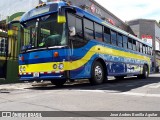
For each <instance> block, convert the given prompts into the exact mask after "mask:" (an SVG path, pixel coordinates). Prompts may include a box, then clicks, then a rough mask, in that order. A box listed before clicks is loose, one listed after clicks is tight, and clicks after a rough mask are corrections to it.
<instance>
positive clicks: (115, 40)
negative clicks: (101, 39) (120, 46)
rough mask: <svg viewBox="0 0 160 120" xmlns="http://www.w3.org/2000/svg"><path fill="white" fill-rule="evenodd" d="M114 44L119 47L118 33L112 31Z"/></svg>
mask: <svg viewBox="0 0 160 120" xmlns="http://www.w3.org/2000/svg"><path fill="white" fill-rule="evenodd" d="M111 40H112V44H113V45H116V46H117V33H116V32H114V31H112V30H111Z"/></svg>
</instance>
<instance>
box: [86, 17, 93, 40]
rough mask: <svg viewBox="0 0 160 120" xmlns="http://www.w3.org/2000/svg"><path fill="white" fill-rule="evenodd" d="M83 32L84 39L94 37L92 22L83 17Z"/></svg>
mask: <svg viewBox="0 0 160 120" xmlns="http://www.w3.org/2000/svg"><path fill="white" fill-rule="evenodd" d="M84 34H85V39H86V40H91V39H94V29H93V22H92V21H90V20H88V19H86V18H84Z"/></svg>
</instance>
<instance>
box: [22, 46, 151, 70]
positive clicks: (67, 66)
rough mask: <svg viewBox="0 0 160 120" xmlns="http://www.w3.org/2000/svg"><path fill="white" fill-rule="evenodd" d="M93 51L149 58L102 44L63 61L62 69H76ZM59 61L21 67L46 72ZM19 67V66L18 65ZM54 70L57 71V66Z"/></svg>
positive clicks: (148, 61) (87, 59) (126, 56)
mask: <svg viewBox="0 0 160 120" xmlns="http://www.w3.org/2000/svg"><path fill="white" fill-rule="evenodd" d="M95 53H100V54H108V55H112V56H117V57H124V58H131V59H136V60H143V61H146V62H147V63H148V64H149V65H150V58H149V57H146V56H142V55H138V54H133V53H130V52H124V51H120V50H115V49H111V48H106V47H103V46H99V45H97V46H93V47H92V48H91V49H90V50H89V51H88V52H87V54H86V55H85V56H84V57H83V58H82V59H80V60H76V61H73V62H70V61H66V62H65V61H64V62H63V64H64V69H63V70H74V69H78V68H80V67H81V66H83V65H84V64H86V63H87V62H88V61H89V60H90V58H91V57H92V56H93V55H94V54H95ZM59 63H60V62H49V63H40V64H30V65H22V66H21V67H25V68H26V71H24V72H46V71H54V69H53V64H57V65H58V64H59ZM19 68H20V66H19ZM55 71H59V69H58V68H57V69H56V70H55Z"/></svg>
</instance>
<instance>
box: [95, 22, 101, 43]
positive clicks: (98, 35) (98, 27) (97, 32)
mask: <svg viewBox="0 0 160 120" xmlns="http://www.w3.org/2000/svg"><path fill="white" fill-rule="evenodd" d="M94 26H95V39H96V40H98V41H103V34H102V30H103V27H102V25H99V24H97V23H95V24H94Z"/></svg>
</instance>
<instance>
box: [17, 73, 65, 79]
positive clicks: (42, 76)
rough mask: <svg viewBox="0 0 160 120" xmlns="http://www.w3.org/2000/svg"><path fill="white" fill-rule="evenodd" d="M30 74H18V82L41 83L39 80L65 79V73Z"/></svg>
mask: <svg viewBox="0 0 160 120" xmlns="http://www.w3.org/2000/svg"><path fill="white" fill-rule="evenodd" d="M36 74H37V76H36V75H35V73H30V74H26V73H25V74H19V80H21V81H41V80H46V81H50V80H53V79H67V75H66V72H61V73H48V74H44V73H36Z"/></svg>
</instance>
